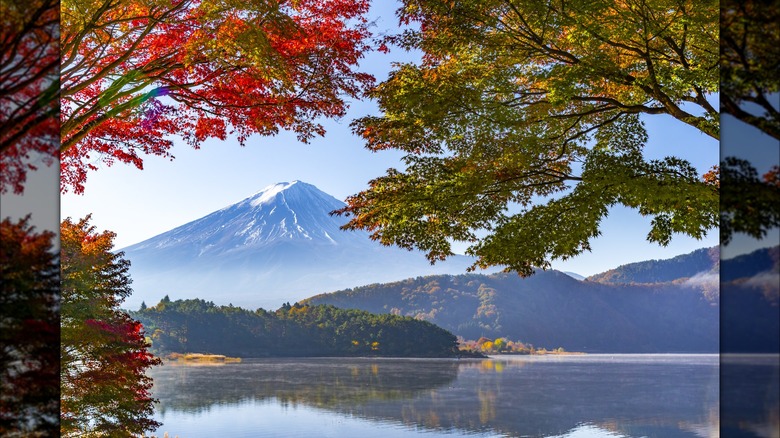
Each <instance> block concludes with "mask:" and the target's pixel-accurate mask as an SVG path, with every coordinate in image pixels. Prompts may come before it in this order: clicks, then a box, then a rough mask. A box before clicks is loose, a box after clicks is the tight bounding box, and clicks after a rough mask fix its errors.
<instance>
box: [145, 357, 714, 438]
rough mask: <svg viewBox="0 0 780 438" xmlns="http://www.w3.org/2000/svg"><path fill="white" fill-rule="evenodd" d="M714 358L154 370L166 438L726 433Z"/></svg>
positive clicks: (336, 362)
mask: <svg viewBox="0 0 780 438" xmlns="http://www.w3.org/2000/svg"><path fill="white" fill-rule="evenodd" d="M718 371H719V365H718V356H717V355H585V356H496V357H492V358H490V359H485V360H479V359H461V360H454V359H374V358H357V359H356V358H316V359H246V360H244V361H243V362H242V363H239V364H225V365H200V366H192V365H174V364H166V365H164V366H162V367H157V368H156V369H154V370H153V371H152V372H150V375H151V376H152V377H153V378H154V381H155V387H154V392H155V397H156V398H158V399H159V400H160V403H159V405H157V412H156V414H155V416H156V419H157V420H159V421H162V422H163V423H164V424H163V426H162V427H161V428H160V429H158V431H157V432H156V434H157V435H158V436H162V434H163V432H166V431H167V432H168V433H169V434H170V437H171V438H173V437H174V436H178V437H179V438H193V437H216V436H224V437H230V438H235V437H301V438H303V437H307V438H308V437H339V438H349V437H361V438H362V437H411V436H424V437H431V438H432V437H444V436H446V437H452V436H475V437H571V438H595V437H611V438H614V437H632V438H633V437H637V438H638V437H664V438H674V437H706V438H714V437H718V436H719V433H718V428H719V417H718V409H719V406H718V393H719V388H718V380H719V379H718Z"/></svg>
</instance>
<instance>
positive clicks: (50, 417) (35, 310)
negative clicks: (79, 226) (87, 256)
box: [0, 216, 59, 436]
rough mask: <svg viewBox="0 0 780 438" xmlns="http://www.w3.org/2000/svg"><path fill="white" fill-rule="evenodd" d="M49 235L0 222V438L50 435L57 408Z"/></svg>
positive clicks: (54, 274)
mask: <svg viewBox="0 0 780 438" xmlns="http://www.w3.org/2000/svg"><path fill="white" fill-rule="evenodd" d="M53 238H54V233H52V232H50V231H43V232H40V233H38V232H36V231H35V228H34V227H32V226H31V225H30V217H29V216H28V217H26V218H23V219H20V220H18V221H16V222H14V221H11V220H10V219H8V218H6V219H3V220H2V221H0V394H1V395H0V435H2V436H51V435H53V434H56V431H57V412H58V410H59V404H58V400H59V391H58V385H57V383H58V381H59V351H58V350H57V349H56V348H52V347H53V345H56V344H57V343H58V342H59V319H58V315H57V310H56V308H57V301H58V286H59V265H58V262H57V254H56V252H54V251H53V248H52V241H53Z"/></svg>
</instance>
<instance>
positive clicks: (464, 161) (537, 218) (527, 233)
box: [336, 0, 719, 275]
mask: <svg viewBox="0 0 780 438" xmlns="http://www.w3.org/2000/svg"><path fill="white" fill-rule="evenodd" d="M399 17H400V21H401V24H402V25H407V29H406V30H405V31H403V32H402V33H400V34H398V35H394V36H391V37H389V38H388V42H389V43H394V44H396V45H399V46H400V47H402V48H404V49H409V50H419V51H421V52H422V60H421V61H420V62H418V63H404V64H399V65H398V66H397V67H396V68H395V70H394V71H392V72H391V74H390V77H389V79H387V80H386V81H385V82H383V83H381V84H379V85H378V86H376V87H375V88H374V89H373V90H372V91H371V93H370V95H371V96H372V97H373V98H375V99H376V100H377V102H378V104H379V107H380V109H381V111H382V115H381V116H369V117H364V118H361V119H358V120H356V121H355V122H354V123H353V129H354V132H355V133H356V134H358V135H360V136H362V137H363V139H364V140H365V142H366V147H367V148H368V149H370V150H374V151H378V150H383V149H397V150H400V151H403V152H405V153H406V155H405V157H404V163H405V165H406V169H405V170H397V169H390V170H388V172H387V174H386V175H384V176H381V177H379V178H376V179H374V180H372V181H370V183H369V184H370V186H369V188H368V189H366V190H365V191H362V192H360V193H358V194H356V195H353V196H351V197H349V198H348V199H347V203H348V205H347V207H345V208H343V209H341V210H339V211H337V212H336V213H337V214H342V215H347V216H350V217H351V219H350V221H349V222H348V223H347V225H346V226H345V228H346V229H357V228H360V229H365V230H368V231H370V232H371V236H372V238H374V239H376V240H379V241H380V242H381V243H383V244H387V245H398V246H401V247H405V248H408V249H412V248H418V249H421V250H423V251H425V252H426V253H427V255H428V258H429V259H430V260H431V261H432V262H434V261H436V260H441V259H444V258H446V257H448V256H450V255H452V249H451V244H452V242H453V241H461V242H467V243H469V244H470V245H471V246H470V247H469V248H468V250H467V254H470V255H474V256H477V257H478V260H477V263H476V265H477V266H481V267H487V266H492V265H504V266H506V268H507V269H509V270H514V271H517V272H518V273H520V274H522V275H530V274H531V273H532V272H533V267H534V266H536V267H540V268H547V267H549V266H550V260H552V259H566V258H569V257H572V256H575V255H577V254H580V253H582V252H583V251H586V250H589V249H590V241H591V239H593V238H594V237H596V236H598V235H599V234H600V227H599V224H600V221H601V220H602V219H603V218H604V217H605V216H606V215H607V214H608V212H609V209H610V208H611V207H612V206H614V205H624V206H627V207H631V208H634V209H637V210H638V212H639V213H640V214H641V215H643V216H649V217H651V218H652V223H651V229H650V230H649V233H648V235H647V239H648V240H649V241H652V242H657V243H660V244H662V245H666V244H668V243H669V242H670V240H671V239H672V236H673V235H674V234H675V233H683V234H687V235H689V236H693V237H696V238H701V237H703V236H704V235H705V234H706V233H707V231H708V230H709V229H711V228H713V227H715V226H716V225H717V221H718V185H717V173H716V172H715V171H712V172H711V173H709V174H707V175H705V176H704V177H703V176H702V175H700V174H699V172H698V171H697V169H695V168H694V167H693V166H691V164H690V163H688V162H687V161H685V160H682V159H680V158H678V157H674V156H670V157H666V158H664V159H660V160H649V159H646V158H645V156H644V154H643V147H644V145H645V142H646V140H647V132H646V131H645V128H644V124H643V121H642V119H640V117H639V116H640V115H643V116H655V115H664V116H665V117H671V118H673V119H672V120H676V121H678V122H680V123H683V124H686V125H689V126H692V127H694V128H696V129H697V130H699V132H701V133H702V134H703V135H704V136H706V137H708V138H712V139H717V138H718V126H719V121H718V120H719V119H718V112H717V110H716V109H715V108H714V107H713V106H712V104H711V103H710V102H709V100H708V98H709V97H710V95H711V94H712V93H714V92H715V91H717V87H718V79H719V77H718V63H719V57H718V39H717V35H718V4H717V2H713V1H706V2H693V1H686V0H652V1H634V0H622V1H617V2H616V1H613V0H601V1H598V0H597V1H586V0H555V1H546V2H535V1H518V0H467V1H459V2H437V1H433V0H422V1H403V2H402V6H401V8H400V9H399ZM681 147H682V145H681Z"/></svg>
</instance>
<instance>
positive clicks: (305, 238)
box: [123, 181, 473, 309]
mask: <svg viewBox="0 0 780 438" xmlns="http://www.w3.org/2000/svg"><path fill="white" fill-rule="evenodd" d="M343 205H344V204H343V203H342V202H341V201H339V200H338V199H336V198H334V197H332V196H330V195H328V194H326V193H324V192H322V191H320V190H319V189H317V188H316V187H315V186H313V185H311V184H307V183H304V182H301V181H293V182H290V183H279V184H274V185H271V186H268V187H266V188H265V189H263V190H261V191H259V192H257V193H255V194H254V195H252V196H250V197H248V198H246V199H244V200H243V201H241V202H238V203H236V204H233V205H229V206H227V207H225V208H223V209H221V210H218V211H215V212H213V213H211V214H209V215H206V216H204V217H202V218H200V219H197V220H194V221H192V222H190V223H187V224H184V225H182V226H180V227H177V228H175V229H172V230H170V231H167V232H165V233H162V234H160V235H158V236H155V237H152V238H151V239H148V240H145V241H143V242H140V243H137V244H135V245H132V246H129V247H127V248H124V249H123V251H124V252H125V256H126V258H127V259H129V260H130V262H131V269H130V274H131V277H132V278H133V290H134V293H133V295H132V296H131V297H130V298H129V299H128V300H127V301H126V303H125V305H126V306H127V307H128V308H131V309H133V308H138V306H139V305H140V304H141V302H142V301H146V302H157V301H159V300H160V299H161V298H162V297H163V296H165V295H169V297H170V298H173V299H177V298H190V297H193V296H198V297H202V298H204V299H207V300H212V301H214V302H216V303H219V304H228V303H232V304H235V305H239V306H243V307H248V308H257V307H265V308H277V307H279V306H280V305H281V304H282V303H283V302H285V301H291V302H294V301H296V300H299V299H302V298H304V297H306V296H311V295H312V294H314V293H317V292H322V291H326V290H334V289H339V288H344V287H351V286H355V285H360V284H369V283H375V282H380V281H394V280H400V279H403V278H407V277H413V276H417V275H430V274H435V273H463V272H465V270H466V267H468V266H469V265H471V263H472V262H473V261H472V260H471V259H470V258H466V257H462V256H460V257H453V258H452V259H451V260H448V261H447V262H445V263H437V264H436V265H434V266H431V265H430V263H428V261H427V260H426V259H425V257H424V256H423V255H422V254H421V253H413V252H409V251H405V250H401V249H398V248H390V247H384V246H381V245H379V244H378V243H376V242H373V241H371V240H370V239H369V237H368V234H367V233H365V232H362V231H361V232H350V231H342V230H340V229H339V227H340V226H341V225H342V224H343V223H344V222H346V220H345V219H343V218H340V217H334V216H330V215H329V213H330V212H331V211H333V210H335V209H338V208H341V207H342V206H343Z"/></svg>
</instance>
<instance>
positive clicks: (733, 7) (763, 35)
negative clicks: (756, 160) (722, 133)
mask: <svg viewBox="0 0 780 438" xmlns="http://www.w3.org/2000/svg"><path fill="white" fill-rule="evenodd" d="M721 6H722V7H721V14H720V49H721V76H722V78H723V81H722V87H721V90H720V99H721V111H722V112H724V113H727V114H729V115H731V116H733V117H735V118H737V119H738V120H740V121H742V122H744V123H747V124H749V125H751V126H754V127H756V128H758V129H760V130H761V131H763V132H764V133H766V134H767V135H769V136H771V137H773V138H775V139H778V140H780V107H778V103H774V104H773V103H772V101H773V100H776V99H777V96H774V97H773V94H777V93H778V92H780V81H779V80H778V77H777V71H778V68H780V44H779V43H780V30H778V29H777V26H776V24H777V22H778V21H779V20H780V5H779V4H777V2H773V1H762V0H751V1H739V2H738V1H734V0H727V1H724V2H723V3H722V4H721ZM745 103H749V104H752V107H751V106H746V105H744V104H745Z"/></svg>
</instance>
